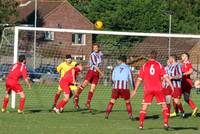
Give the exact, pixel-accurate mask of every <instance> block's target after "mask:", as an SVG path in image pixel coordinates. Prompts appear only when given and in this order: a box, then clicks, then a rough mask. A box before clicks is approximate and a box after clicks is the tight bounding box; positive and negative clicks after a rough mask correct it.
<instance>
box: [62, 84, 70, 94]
mask: <svg viewBox="0 0 200 134" xmlns="http://www.w3.org/2000/svg"><path fill="white" fill-rule="evenodd" d="M69 86H70V84H69V83H64V82H60V88H61V89H62V91H63V92H64V94H70V93H71V90H70V87H69Z"/></svg>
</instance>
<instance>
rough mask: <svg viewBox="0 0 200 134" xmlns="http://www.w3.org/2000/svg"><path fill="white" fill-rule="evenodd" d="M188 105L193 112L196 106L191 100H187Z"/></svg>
mask: <svg viewBox="0 0 200 134" xmlns="http://www.w3.org/2000/svg"><path fill="white" fill-rule="evenodd" d="M188 104H189V105H190V107H191V108H192V110H194V109H195V108H196V105H195V104H194V102H193V101H192V100H191V99H189V102H188Z"/></svg>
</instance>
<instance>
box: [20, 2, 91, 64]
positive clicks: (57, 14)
mask: <svg viewBox="0 0 200 134" xmlns="http://www.w3.org/2000/svg"><path fill="white" fill-rule="evenodd" d="M18 1H19V3H20V5H19V7H18V8H17V12H18V13H19V18H18V22H19V23H22V24H29V25H30V24H32V25H33V24H34V23H33V22H34V13H35V10H34V8H35V1H34V0H18ZM37 5H38V6H37V12H38V14H37V18H38V20H37V23H38V26H39V27H46V28H61V29H62V28H64V29H84V30H92V29H93V24H92V23H91V22H90V21H89V20H88V19H87V18H86V17H84V16H83V15H82V14H81V13H80V12H79V11H78V10H76V9H75V8H74V7H73V6H72V5H71V4H70V3H69V2H68V1H66V0H63V1H51V0H38V3H37ZM28 36H33V34H32V35H30V34H29V35H28V34H26V35H25V36H22V37H21V41H20V45H21V46H22V47H20V48H22V49H23V48H24V47H23V46H24V44H25V45H26V44H27V40H28V38H30V37H28ZM29 42H31V41H29ZM37 46H38V49H39V50H40V51H38V52H40V53H39V54H37V55H38V56H41V55H42V56H43V57H45V55H46V56H48V54H47V51H48V50H49V54H54V55H50V57H57V58H59V57H63V55H65V54H72V56H73V57H74V59H81V60H85V59H87V58H88V55H89V53H90V52H91V46H92V35H90V34H79V33H58V32H56V33H55V32H42V33H41V32H38V33H37ZM50 48H52V50H50ZM41 50H44V52H45V54H44V52H42V51H41ZM55 54H56V55H55Z"/></svg>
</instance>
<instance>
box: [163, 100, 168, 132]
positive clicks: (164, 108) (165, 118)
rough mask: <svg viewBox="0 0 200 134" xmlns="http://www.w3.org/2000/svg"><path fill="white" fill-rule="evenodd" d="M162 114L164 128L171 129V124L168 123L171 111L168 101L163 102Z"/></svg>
mask: <svg viewBox="0 0 200 134" xmlns="http://www.w3.org/2000/svg"><path fill="white" fill-rule="evenodd" d="M162 114H163V119H164V129H166V130H168V129H169V125H168V119H169V111H168V108H167V104H166V103H162Z"/></svg>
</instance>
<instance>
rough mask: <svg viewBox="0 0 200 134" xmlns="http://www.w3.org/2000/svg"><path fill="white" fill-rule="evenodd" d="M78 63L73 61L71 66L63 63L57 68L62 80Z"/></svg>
mask: <svg viewBox="0 0 200 134" xmlns="http://www.w3.org/2000/svg"><path fill="white" fill-rule="evenodd" d="M76 64H77V63H76V62H75V61H72V63H71V64H67V63H66V62H63V63H61V64H60V65H59V66H58V67H57V72H58V73H60V78H62V77H63V76H64V75H65V73H66V72H67V71H69V70H70V69H71V68H73V67H74V66H75V65H76Z"/></svg>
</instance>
